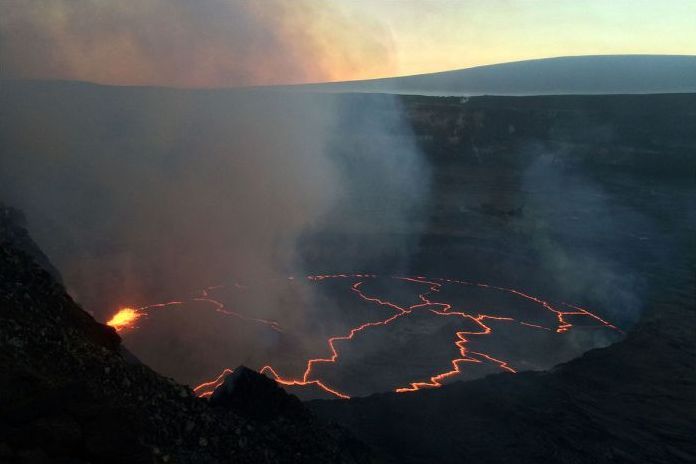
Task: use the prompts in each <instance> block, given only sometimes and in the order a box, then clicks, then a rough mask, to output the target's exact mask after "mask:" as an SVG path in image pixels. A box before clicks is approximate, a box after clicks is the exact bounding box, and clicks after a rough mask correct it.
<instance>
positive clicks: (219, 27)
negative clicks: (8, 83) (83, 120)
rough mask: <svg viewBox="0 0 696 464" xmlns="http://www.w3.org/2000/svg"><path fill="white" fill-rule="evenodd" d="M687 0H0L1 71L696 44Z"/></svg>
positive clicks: (492, 59) (265, 73) (209, 72)
mask: <svg viewBox="0 0 696 464" xmlns="http://www.w3.org/2000/svg"><path fill="white" fill-rule="evenodd" d="M695 24H696V0H652V1H649V0H0V76H2V77H29V78H63V79H81V80H88V81H95V82H102V83H112V84H155V85H174V86H194V87H200V86H204V87H205V86H234V85H253V84H274V83H297V82H313V81H327V80H348V79H359V78H368V77H380V76H391V75H406V74H415V73H423V72H431V71H441V70H448V69H456V68H463V67H470V66H476V65H481V64H490V63H499V62H506V61H515V60H522V59H529V58H542V57H551V56H565V55H587V54H624V53H649V54H688V55H696V26H695Z"/></svg>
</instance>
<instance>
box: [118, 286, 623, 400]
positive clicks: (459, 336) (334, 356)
mask: <svg viewBox="0 0 696 464" xmlns="http://www.w3.org/2000/svg"><path fill="white" fill-rule="evenodd" d="M377 277H378V276H377V275H375V274H325V275H311V276H308V277H307V279H308V280H310V281H315V282H320V281H323V280H327V279H346V280H353V281H354V282H352V283H351V285H350V290H351V291H352V292H353V293H355V294H356V295H357V297H358V298H360V299H362V300H363V301H365V302H368V303H371V304H374V305H377V306H381V307H386V308H388V309H390V310H391V311H392V313H391V314H389V315H387V316H385V317H382V318H378V319H376V320H371V321H365V322H363V323H361V324H359V325H357V326H356V327H353V328H351V329H349V330H347V331H346V332H345V333H344V334H340V335H335V336H332V337H329V338H328V339H327V340H326V344H327V349H328V353H327V354H326V355H324V356H318V357H315V358H310V359H308V360H307V361H306V362H305V367H304V371H303V373H302V375H301V376H299V377H293V376H283V375H280V374H279V373H278V372H277V370H276V369H274V368H273V367H272V366H271V365H264V366H263V367H261V369H260V370H259V372H260V373H262V374H265V375H268V376H269V377H271V378H273V379H274V380H275V381H276V382H278V383H279V384H281V385H285V386H300V387H309V386H315V387H318V388H320V389H322V390H323V391H325V392H327V393H329V394H330V395H333V396H335V397H337V398H343V399H346V398H350V396H349V395H348V394H347V393H345V392H343V391H340V390H339V389H338V388H336V387H334V386H331V385H329V384H328V383H327V382H326V380H324V379H321V378H319V377H317V374H316V372H315V367H317V366H319V365H326V364H335V363H337V361H338V359H339V357H340V350H339V344H340V345H341V347H344V346H345V345H347V344H349V343H350V341H351V340H353V339H354V338H355V337H357V336H359V335H360V334H361V333H362V332H364V331H367V330H379V329H380V328H382V327H383V326H386V325H389V324H391V323H392V322H394V321H395V320H397V319H399V318H403V317H408V316H409V315H410V314H412V313H414V312H415V311H428V312H430V313H431V314H434V315H436V316H439V317H455V318H462V319H465V320H467V321H469V322H473V323H474V324H475V330H468V331H458V332H456V334H455V336H456V339H455V340H454V345H455V346H456V348H457V352H458V356H457V357H455V358H454V359H451V360H450V362H449V364H450V367H449V368H448V369H446V370H444V371H440V372H436V373H434V374H433V375H431V376H430V377H429V378H427V379H416V380H413V381H411V382H408V383H407V385H406V386H399V387H396V388H394V391H396V392H398V393H405V392H413V391H417V390H421V389H424V388H437V387H441V386H442V385H443V382H444V381H445V380H447V379H450V378H452V377H455V376H457V375H459V374H460V373H461V372H462V368H463V366H464V365H465V364H471V363H478V364H480V363H489V364H492V365H494V366H496V367H497V368H498V369H500V370H502V371H505V372H510V373H516V372H517V370H516V369H515V368H514V367H512V366H510V364H509V362H508V361H506V360H502V359H498V358H496V357H494V356H492V355H491V354H490V353H484V352H481V351H474V350H471V349H470V347H469V345H470V343H471V341H472V340H474V339H475V338H476V337H482V336H489V335H490V334H491V333H493V328H492V327H491V326H490V325H489V324H490V323H489V322H488V321H495V322H504V323H511V324H519V325H520V326H522V327H527V328H530V329H534V330H545V331H554V332H556V333H558V334H564V333H566V332H568V331H570V330H571V329H572V328H573V324H572V323H571V322H569V321H568V319H567V317H568V316H574V317H583V318H587V319H589V320H591V321H594V323H595V325H594V326H593V327H603V328H607V329H610V330H614V331H618V332H621V331H620V329H618V328H617V327H616V326H614V325H612V324H610V323H609V322H607V321H606V320H604V319H602V318H601V317H599V316H597V315H596V314H594V313H592V312H590V311H589V310H587V309H585V308H581V307H579V306H575V305H571V304H568V303H561V305H562V306H563V307H564V308H561V307H560V306H555V305H553V304H552V303H550V302H548V301H545V300H542V299H540V298H538V297H535V296H531V295H529V294H527V293H524V292H522V291H520V290H515V289H512V288H506V287H499V286H495V285H489V284H483V283H475V282H467V281H463V280H456V279H446V278H427V277H424V276H416V277H403V276H391V277H390V278H391V279H395V280H398V281H401V282H407V283H409V284H414V285H418V286H423V287H424V290H422V291H420V293H418V301H417V302H416V303H414V304H412V305H410V306H401V305H399V304H397V303H395V302H392V301H389V300H387V299H384V298H380V297H378V296H374V295H368V294H367V293H366V292H365V291H364V290H363V286H364V284H365V282H366V280H367V279H375V278H377ZM289 280H294V278H289ZM445 285H459V286H469V287H479V288H486V289H491V290H494V291H497V292H504V293H507V294H510V295H514V296H515V297H518V298H521V299H524V300H527V301H530V302H532V303H534V304H536V305H537V306H539V307H540V308H541V309H542V310H543V311H545V312H548V313H551V315H552V316H553V318H554V319H555V321H556V324H555V327H544V326H542V325H539V324H535V323H533V322H530V321H524V320H517V319H515V318H513V317H507V316H501V315H496V314H479V313H467V312H463V311H453V310H452V307H453V303H450V302H446V301H437V300H436V296H437V295H438V294H439V293H440V291H441V290H442V288H443V286H445ZM235 287H236V288H244V287H243V286H240V285H239V284H235ZM218 288H222V286H212V287H207V288H205V289H204V290H202V291H201V292H199V294H198V295H197V296H196V297H194V298H191V299H190V300H189V302H191V301H197V302H203V303H207V304H210V305H212V306H213V309H214V310H215V311H218V312H220V313H222V314H225V315H228V316H233V317H237V318H239V319H241V320H243V321H246V322H249V323H255V324H261V325H265V326H267V327H268V328H269V329H271V330H274V331H277V332H282V329H281V327H280V325H279V324H278V322H276V321H272V320H266V319H259V318H254V317H250V316H246V315H243V314H240V313H237V312H234V311H231V310H229V309H227V308H226V306H225V304H224V303H222V302H221V301H219V300H216V299H213V298H212V297H211V296H210V292H211V291H213V290H215V289H218ZM182 304H184V302H181V301H173V302H168V303H159V304H155V305H150V306H144V307H141V308H138V309H137V310H136V309H132V308H123V309H122V310H120V311H119V312H118V313H117V314H116V315H115V316H114V317H113V318H112V319H111V320H110V321H109V322H108V324H109V325H111V326H112V327H115V328H116V330H122V329H123V328H133V327H135V326H134V322H135V321H136V320H137V319H138V318H139V317H141V316H142V315H144V314H145V313H146V312H147V310H150V309H155V308H165V307H168V306H170V305H182ZM230 373H232V370H231V369H228V368H226V369H224V370H223V371H222V372H221V373H220V374H219V375H218V376H217V377H216V378H214V379H212V380H210V381H207V382H203V383H202V384H200V385H198V386H197V387H195V388H194V392H195V393H196V394H197V395H198V396H200V397H208V396H210V395H212V392H213V391H214V390H215V388H217V387H218V386H219V385H221V384H222V382H223V381H224V378H225V376H226V375H228V374H230Z"/></svg>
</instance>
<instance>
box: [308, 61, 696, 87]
mask: <svg viewBox="0 0 696 464" xmlns="http://www.w3.org/2000/svg"><path fill="white" fill-rule="evenodd" d="M295 88H297V89H307V90H316V91H327V92H380V93H381V92H383V93H397V94H416V95H569V94H592V95H598V94H619V93H678V92H694V91H696V56H681V55H599V56H564V57H558V58H545V59H538V60H527V61H516V62H512V63H500V64H493V65H488V66H477V67H474V68H467V69H457V70H454V71H445V72H438V73H430V74H419V75H414V76H404V77H392V78H384V79H371V80H364V81H351V82H336V83H328V84H312V85H301V86H296V87H295Z"/></svg>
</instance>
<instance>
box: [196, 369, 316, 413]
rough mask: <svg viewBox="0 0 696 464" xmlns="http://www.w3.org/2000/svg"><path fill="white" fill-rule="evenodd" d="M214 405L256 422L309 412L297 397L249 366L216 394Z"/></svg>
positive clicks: (228, 380)
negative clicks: (256, 420) (257, 420)
mask: <svg viewBox="0 0 696 464" xmlns="http://www.w3.org/2000/svg"><path fill="white" fill-rule="evenodd" d="M210 404H211V405H213V406H217V407H226V408H229V409H230V410H232V411H234V412H236V413H238V414H239V415H241V416H244V417H249V418H253V419H270V418H275V417H279V416H284V417H306V416H307V410H306V409H305V408H304V406H303V405H302V403H301V402H300V400H299V399H298V398H297V397H296V396H294V395H290V394H288V393H286V392H285V390H283V389H282V388H280V387H279V386H278V384H277V383H276V382H275V381H274V380H272V379H269V378H268V377H266V376H265V375H262V374H259V373H258V372H255V371H253V370H251V369H249V368H247V367H245V366H239V367H238V368H236V369H235V370H234V371H233V372H232V373H231V374H229V375H227V377H226V378H225V380H224V382H223V383H222V385H220V386H219V387H217V388H216V389H215V391H214V392H213V395H212V396H211V398H210Z"/></svg>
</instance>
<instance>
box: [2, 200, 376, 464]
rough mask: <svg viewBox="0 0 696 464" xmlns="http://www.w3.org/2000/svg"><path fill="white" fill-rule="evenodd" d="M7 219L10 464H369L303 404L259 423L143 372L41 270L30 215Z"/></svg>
mask: <svg viewBox="0 0 696 464" xmlns="http://www.w3.org/2000/svg"><path fill="white" fill-rule="evenodd" d="M0 217H2V218H3V221H0V372H1V373H2V375H0V462H20V463H21V462H74V463H82V462H99V463H141V462H143V463H152V462H177V463H212V462H230V460H232V461H234V462H247V463H264V462H266V463H275V462H342V463H352V462H364V460H365V457H364V454H362V453H363V451H362V449H363V448H362V447H360V446H358V445H356V444H354V443H353V442H352V441H350V442H349V441H346V440H347V439H346V438H344V436H343V435H342V434H341V433H340V432H338V431H336V430H333V429H331V430H330V429H327V428H324V427H322V426H321V425H320V424H319V423H318V422H317V421H316V419H315V418H314V416H313V415H312V414H309V413H308V412H307V411H306V410H305V409H304V408H303V407H302V406H301V403H300V402H299V401H298V400H297V399H294V403H293V404H294V408H284V409H282V408H281V409H279V408H276V409H275V410H273V411H271V413H268V414H265V415H264V416H263V417H260V418H257V417H252V415H248V414H247V415H245V414H240V413H238V412H237V410H236V409H234V408H231V407H229V405H228V404H227V403H225V402H224V401H222V402H221V404H220V405H219V406H214V405H213V404H210V403H208V402H207V401H204V400H200V399H197V398H195V397H194V395H193V392H192V391H191V390H190V389H189V388H187V387H184V386H182V385H178V384H176V383H175V382H174V381H172V380H171V379H167V378H164V377H162V376H160V375H158V374H156V373H155V372H153V371H152V370H150V369H149V368H148V367H147V366H144V365H142V364H140V363H139V362H138V361H137V360H135V359H133V357H132V356H130V355H128V353H126V352H125V351H123V350H122V348H121V347H120V338H119V337H118V335H117V334H116V333H115V332H114V331H113V329H111V328H109V327H107V326H104V325H102V324H99V323H97V322H96V321H94V319H92V317H91V316H89V315H88V314H87V313H85V312H84V311H83V310H82V309H81V308H80V307H79V306H77V305H76V304H75V302H74V301H73V300H72V299H71V298H70V297H69V296H68V295H67V294H66V292H65V290H64V289H63V287H62V286H61V285H60V284H58V283H56V282H55V280H54V278H53V277H52V276H51V275H50V274H49V273H48V272H46V271H44V270H43V269H42V268H41V267H40V265H39V264H37V263H40V262H41V261H43V255H36V254H34V253H32V250H38V248H37V247H36V246H35V245H33V243H30V240H31V239H30V238H29V236H28V235H27V233H26V230H24V229H23V227H22V225H21V223H17V221H16V220H13V218H15V219H16V218H21V215H20V214H19V213H18V212H16V211H15V210H11V209H9V208H5V207H2V208H0ZM18 237H19V238H21V240H18ZM29 245H31V246H29ZM263 380H266V379H263ZM269 381H270V380H269ZM267 390H269V389H267ZM269 391H271V393H273V397H269V398H268V401H275V402H277V401H278V397H279V396H278V395H279V394H278V393H277V392H275V391H273V390H272V389H270V390H269ZM257 396H258V397H257V398H254V401H256V402H258V404H263V403H264V398H263V392H258V395H257ZM281 398H282V399H283V401H291V399H292V397H290V399H287V400H286V399H285V398H286V397H285V396H282V397H281ZM298 411H299V412H298Z"/></svg>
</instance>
